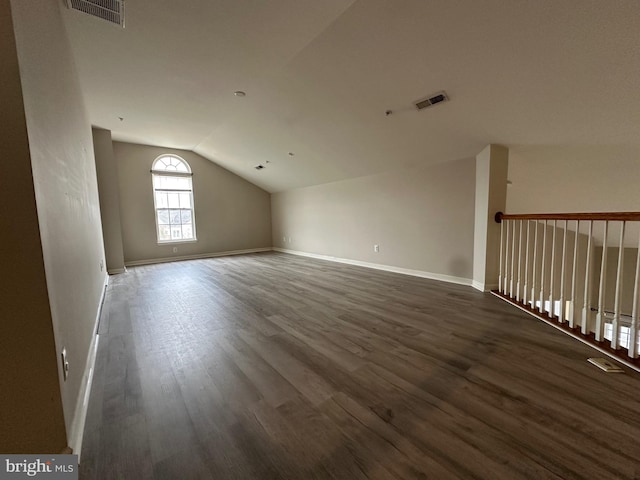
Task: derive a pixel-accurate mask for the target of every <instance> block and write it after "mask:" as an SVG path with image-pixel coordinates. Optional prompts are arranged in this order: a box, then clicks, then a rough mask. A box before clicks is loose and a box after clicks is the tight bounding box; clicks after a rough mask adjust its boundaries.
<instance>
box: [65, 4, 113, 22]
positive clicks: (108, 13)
mask: <svg viewBox="0 0 640 480" xmlns="http://www.w3.org/2000/svg"><path fill="white" fill-rule="evenodd" d="M67 7H69V8H70V9H72V10H78V11H79V12H83V13H87V14H89V15H92V16H94V17H98V18H101V19H103V20H106V21H107V22H111V23H115V24H116V25H120V26H121V27H122V28H124V0H67Z"/></svg>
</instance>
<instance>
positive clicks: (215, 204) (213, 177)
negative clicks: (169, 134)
mask: <svg viewBox="0 0 640 480" xmlns="http://www.w3.org/2000/svg"><path fill="white" fill-rule="evenodd" d="M113 150H114V154H115V157H116V162H117V165H118V178H119V189H120V205H121V210H120V218H121V222H122V239H123V247H124V258H125V263H136V262H145V261H149V262H152V261H154V260H163V259H170V258H176V257H178V258H179V257H189V256H199V255H202V256H206V255H209V254H215V253H221V252H229V251H238V250H251V249H259V248H270V247H271V204H270V197H269V193H268V192H266V191H264V190H262V189H261V188H259V187H257V186H255V185H253V184H252V183H250V182H248V181H246V180H244V179H243V178H241V177H239V176H237V175H235V174H234V173H231V172H229V171H228V170H225V169H224V168H222V167H220V166H218V165H216V164H215V163H213V162H211V161H209V160H207V159H206V158H204V157H201V156H200V155H198V154H197V153H194V152H191V151H187V150H175V149H169V148H163V147H153V146H147V145H137V144H132V143H122V142H114V143H113ZM163 154H174V155H177V156H179V157H181V158H183V159H184V160H186V161H187V163H188V164H189V166H190V167H191V170H192V172H193V196H194V206H195V212H194V216H195V222H196V236H197V241H196V242H183V243H168V244H158V241H157V236H156V222H155V212H154V204H153V187H152V182H151V167H152V164H153V161H154V160H155V159H156V158H157V157H159V156H160V155H163ZM174 247H175V248H177V249H178V251H177V252H174V251H173V248H174Z"/></svg>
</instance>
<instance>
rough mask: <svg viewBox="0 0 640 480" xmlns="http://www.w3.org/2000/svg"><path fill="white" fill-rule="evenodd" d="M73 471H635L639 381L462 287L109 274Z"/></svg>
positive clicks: (311, 276)
mask: <svg viewBox="0 0 640 480" xmlns="http://www.w3.org/2000/svg"><path fill="white" fill-rule="evenodd" d="M99 332H100V343H99V348H98V356H97V362H96V370H95V377H94V382H93V387H92V391H91V397H90V404H89V413H88V417H87V423H86V428H85V434H84V446H83V450H82V459H81V465H80V478H82V479H101V480H102V479H216V480H218V479H220V480H222V479H260V480H262V479H295V480H302V479H425V478H433V479H438V480H441V479H458V478H461V479H467V478H468V479H491V480H497V479H508V480H515V479H521V478H523V479H524V478H528V479H636V480H638V479H640V402H639V401H638V396H639V393H640V375H638V374H637V373H634V372H632V371H630V370H627V373H626V374H624V375H614V374H606V373H603V372H601V371H599V370H598V369H597V368H596V367H594V366H592V365H590V364H589V363H587V361H586V359H587V357H589V356H598V354H597V352H596V351H594V350H592V349H590V348H589V347H587V346H585V345H583V344H581V343H579V342H577V341H575V340H573V339H571V338H569V337H567V336H565V335H564V334H562V333H560V332H558V331H556V330H555V329H554V328H551V327H550V326H548V325H545V324H543V323H542V322H540V321H538V320H536V319H534V318H532V317H530V316H528V315H526V314H525V313H523V312H521V311H519V310H518V309H516V308H514V307H512V306H510V305H508V304H506V303H505V302H503V301H501V300H499V299H498V298H495V297H494V296H492V295H491V294H488V293H487V294H483V293H480V292H477V291H475V290H473V289H471V288H470V287H464V286H457V285H451V284H445V283H439V282H435V281H431V280H426V279H420V278H414V277H409V276H404V275H399V274H393V273H387V272H380V271H375V270H370V269H365V268H359V267H353V266H347V265H341V264H335V263H330V262H324V261H320V260H313V259H308V258H302V257H296V256H292V255H286V254H280V253H265V254H255V255H246V256H234V257H225V258H215V259H206V260H196V261H188V262H177V263H172V264H160V265H153V266H144V267H135V268H131V269H129V271H128V273H126V274H123V275H119V276H115V277H111V284H110V285H109V287H108V290H107V296H106V300H105V304H104V308H103V313H102V318H101V322H100V327H99Z"/></svg>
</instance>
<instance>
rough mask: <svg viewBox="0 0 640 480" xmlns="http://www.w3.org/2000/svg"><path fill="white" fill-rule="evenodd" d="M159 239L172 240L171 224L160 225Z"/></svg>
mask: <svg viewBox="0 0 640 480" xmlns="http://www.w3.org/2000/svg"><path fill="white" fill-rule="evenodd" d="M158 240H160V241H163V240H171V229H170V228H169V225H161V226H159V227H158Z"/></svg>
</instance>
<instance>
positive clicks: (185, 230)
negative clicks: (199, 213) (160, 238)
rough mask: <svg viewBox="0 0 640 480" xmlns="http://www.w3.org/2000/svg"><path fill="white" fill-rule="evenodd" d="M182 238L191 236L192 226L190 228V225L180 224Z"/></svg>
mask: <svg viewBox="0 0 640 480" xmlns="http://www.w3.org/2000/svg"><path fill="white" fill-rule="evenodd" d="M182 238H184V239H189V238H193V228H191V225H183V226H182Z"/></svg>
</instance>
